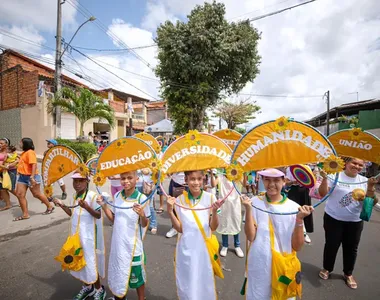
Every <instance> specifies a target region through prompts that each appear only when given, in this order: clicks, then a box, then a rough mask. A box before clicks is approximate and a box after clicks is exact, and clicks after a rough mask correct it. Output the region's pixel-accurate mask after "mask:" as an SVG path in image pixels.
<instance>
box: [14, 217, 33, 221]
mask: <svg viewBox="0 0 380 300" xmlns="http://www.w3.org/2000/svg"><path fill="white" fill-rule="evenodd" d="M28 219H30V217H23V216H20V217H16V218H14V219H13V222H18V221H23V220H28Z"/></svg>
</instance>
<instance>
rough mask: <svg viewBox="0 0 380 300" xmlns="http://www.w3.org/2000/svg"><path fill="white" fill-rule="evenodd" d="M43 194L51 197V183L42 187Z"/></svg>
mask: <svg viewBox="0 0 380 300" xmlns="http://www.w3.org/2000/svg"><path fill="white" fill-rule="evenodd" d="M44 194H45V196H46V197H48V198H51V197H53V186H52V185H49V186H45V187H44Z"/></svg>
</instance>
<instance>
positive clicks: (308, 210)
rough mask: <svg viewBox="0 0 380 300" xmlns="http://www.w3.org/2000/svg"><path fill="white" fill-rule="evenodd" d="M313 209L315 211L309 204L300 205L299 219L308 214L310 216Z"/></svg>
mask: <svg viewBox="0 0 380 300" xmlns="http://www.w3.org/2000/svg"><path fill="white" fill-rule="evenodd" d="M313 211H314V208H313V207H312V206H309V205H304V206H300V207H299V208H298V214H297V219H300V220H303V219H304V218H306V217H307V216H310V215H311V213H312V212H313Z"/></svg>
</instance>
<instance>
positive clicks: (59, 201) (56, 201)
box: [53, 198, 63, 207]
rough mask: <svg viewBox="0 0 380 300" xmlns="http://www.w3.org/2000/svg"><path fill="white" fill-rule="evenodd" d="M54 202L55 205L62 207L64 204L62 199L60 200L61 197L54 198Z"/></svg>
mask: <svg viewBox="0 0 380 300" xmlns="http://www.w3.org/2000/svg"><path fill="white" fill-rule="evenodd" d="M53 203H54V204H55V205H58V206H59V207H62V205H63V202H62V200H59V199H57V198H54V199H53Z"/></svg>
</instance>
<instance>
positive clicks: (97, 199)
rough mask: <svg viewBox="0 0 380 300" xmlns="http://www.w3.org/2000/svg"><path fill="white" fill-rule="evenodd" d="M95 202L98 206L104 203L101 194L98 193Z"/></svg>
mask: <svg viewBox="0 0 380 300" xmlns="http://www.w3.org/2000/svg"><path fill="white" fill-rule="evenodd" d="M96 203H98V204H99V205H100V206H103V205H104V204H106V202H105V201H104V198H103V196H102V195H99V196H98V197H97V198H96Z"/></svg>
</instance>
